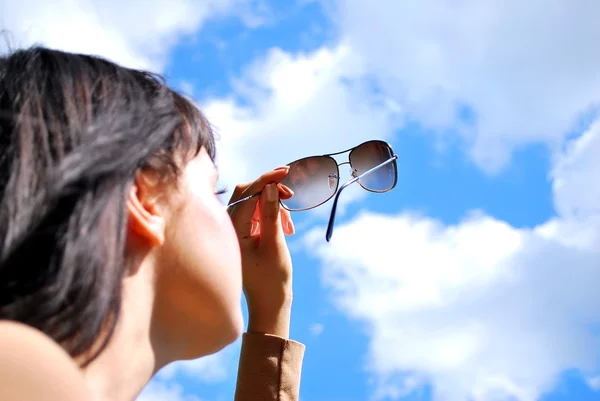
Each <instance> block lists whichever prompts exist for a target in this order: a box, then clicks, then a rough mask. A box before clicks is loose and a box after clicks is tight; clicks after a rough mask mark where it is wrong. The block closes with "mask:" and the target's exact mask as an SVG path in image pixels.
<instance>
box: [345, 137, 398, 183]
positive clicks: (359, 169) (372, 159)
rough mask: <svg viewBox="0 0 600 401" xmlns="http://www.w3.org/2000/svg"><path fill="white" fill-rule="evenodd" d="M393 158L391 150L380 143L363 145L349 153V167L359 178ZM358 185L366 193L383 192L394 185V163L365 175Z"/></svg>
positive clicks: (372, 142) (373, 142) (374, 142)
mask: <svg viewBox="0 0 600 401" xmlns="http://www.w3.org/2000/svg"><path fill="white" fill-rule="evenodd" d="M393 156H394V154H393V152H392V149H390V147H389V146H388V144H387V143H385V142H382V141H371V142H366V143H363V144H362V145H360V146H358V147H357V148H355V149H354V150H353V151H352V152H350V165H351V166H352V168H353V169H355V173H354V174H355V175H356V176H359V175H361V174H363V173H365V172H366V171H368V170H370V169H372V168H373V167H376V166H378V165H380V164H381V163H383V162H385V161H387V160H389V159H391V158H392V157H393ZM358 182H359V183H360V185H361V186H362V187H363V188H364V189H366V190H367V191H373V192H385V191H389V190H390V189H392V188H393V187H394V185H396V163H395V162H392V163H389V164H386V165H385V166H383V167H380V168H379V169H377V170H375V171H373V172H371V173H369V174H367V175H366V176H364V177H363V178H361V179H360V180H358Z"/></svg>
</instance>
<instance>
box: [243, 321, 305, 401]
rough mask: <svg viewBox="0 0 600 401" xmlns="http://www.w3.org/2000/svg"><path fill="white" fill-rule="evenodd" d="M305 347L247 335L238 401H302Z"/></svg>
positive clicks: (291, 342)
mask: <svg viewBox="0 0 600 401" xmlns="http://www.w3.org/2000/svg"><path fill="white" fill-rule="evenodd" d="M304 348H305V347H304V344H301V343H299V342H296V341H292V340H286V339H284V338H281V337H277V336H273V335H269V334H255V333H244V335H243V338H242V352H241V355H240V364H239V370H238V378H237V386H236V390H235V401H298V396H299V393H300V375H301V370H302V359H303V358H304Z"/></svg>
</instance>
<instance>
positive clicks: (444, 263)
mask: <svg viewBox="0 0 600 401" xmlns="http://www.w3.org/2000/svg"><path fill="white" fill-rule="evenodd" d="M598 154H600V124H598V123H597V124H595V125H593V126H592V127H591V128H590V129H589V130H588V131H587V132H586V133H585V134H583V135H582V136H581V137H579V138H577V139H576V140H572V141H571V142H569V144H568V146H567V147H566V149H565V151H564V152H563V153H561V154H560V155H558V156H557V158H556V161H555V168H554V169H553V183H554V187H553V188H554V197H555V204H556V209H557V212H558V214H559V215H558V218H556V219H554V220H552V221H549V222H547V223H545V224H543V225H541V226H539V227H535V228H533V229H516V228H513V227H511V226H510V225H509V224H507V223H506V222H502V221H499V220H497V219H494V218H493V217H490V216H486V215H483V214H482V213H477V212H475V213H473V214H472V215H470V216H468V217H467V218H465V219H464V221H462V222H461V223H459V224H456V225H453V226H445V225H444V224H442V223H441V222H439V221H435V220H433V219H430V218H427V217H424V216H419V215H412V214H410V213H401V214H398V215H396V216H389V215H377V214H373V213H368V212H364V213H362V214H360V215H359V217H358V218H356V219H355V220H353V221H351V222H349V223H347V224H344V225H340V226H339V227H337V228H336V235H335V238H334V239H333V240H332V242H331V244H329V245H327V244H326V243H324V242H323V241H322V238H321V234H322V228H321V229H316V230H315V231H314V232H312V233H311V234H309V235H308V236H307V245H308V249H312V250H316V252H317V254H318V255H319V256H320V258H321V260H322V265H323V279H324V283H325V285H326V286H327V287H328V288H331V289H332V290H333V293H334V300H335V302H336V304H337V306H338V307H339V308H340V310H341V311H343V312H344V313H345V314H347V315H349V316H350V317H352V318H355V319H358V320H360V321H362V322H363V323H364V324H365V327H366V330H367V332H368V333H369V334H370V338H371V342H370V350H369V356H370V364H369V366H368V368H369V369H370V370H371V371H372V372H373V373H374V375H375V377H377V378H378V380H379V381H380V382H379V389H378V391H379V394H378V395H380V396H393V395H396V396H397V395H401V394H404V393H406V392H410V391H411V390H413V389H414V388H417V387H419V385H420V384H423V383H425V382H427V381H430V382H431V383H432V384H433V385H434V387H435V390H436V396H437V398H436V399H438V400H467V399H469V397H473V399H475V400H477V401H488V400H505V399H506V400H508V399H510V397H511V396H512V397H516V398H517V399H518V400H523V401H533V400H536V399H537V397H538V396H539V395H540V394H541V393H542V392H544V391H546V390H549V389H551V388H552V387H553V386H554V385H555V380H556V379H557V378H558V375H559V374H560V373H561V372H563V371H564V370H566V369H571V368H574V369H580V370H581V371H582V372H583V373H584V374H585V375H586V376H590V377H591V376H594V375H597V374H598V373H600V372H598V371H595V369H597V362H598V360H599V358H600V338H598V336H597V334H596V335H594V334H593V332H592V331H591V330H590V329H591V327H592V326H593V325H597V324H600V291H598V283H600V262H599V261H600V210H599V209H598V207H597V205H598V204H600V203H598V202H600V199H599V198H598V192H597V191H596V189H595V187H596V185H595V183H596V182H597V176H598V174H599V173H600V165H598V157H597V155H598ZM365 232H368V233H369V235H368V236H365V235H364V233H365ZM357 238H360V240H357ZM357 245H359V246H357Z"/></svg>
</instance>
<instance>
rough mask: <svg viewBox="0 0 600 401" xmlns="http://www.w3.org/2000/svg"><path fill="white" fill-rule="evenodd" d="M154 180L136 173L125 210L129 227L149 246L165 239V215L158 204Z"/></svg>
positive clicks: (160, 243) (159, 243) (160, 242)
mask: <svg viewBox="0 0 600 401" xmlns="http://www.w3.org/2000/svg"><path fill="white" fill-rule="evenodd" d="M157 190H158V189H157V188H156V182H151V181H149V180H146V179H145V178H144V177H143V173H138V174H137V175H136V182H135V184H134V185H133V187H132V188H131V191H130V192H129V197H128V199H127V212H128V215H129V216H128V217H129V227H130V230H131V231H133V233H134V234H135V235H136V236H137V237H138V238H140V239H141V240H143V241H144V242H147V243H148V244H150V245H151V246H153V247H154V246H160V245H162V244H163V243H164V241H165V221H166V219H165V216H164V215H163V214H162V213H161V210H162V211H164V209H163V208H160V207H159V205H158V201H159V196H157Z"/></svg>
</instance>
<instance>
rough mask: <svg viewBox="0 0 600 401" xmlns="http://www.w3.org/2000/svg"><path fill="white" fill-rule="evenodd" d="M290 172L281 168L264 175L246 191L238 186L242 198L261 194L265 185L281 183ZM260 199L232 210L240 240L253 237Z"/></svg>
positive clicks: (236, 206) (247, 202) (285, 168)
mask: <svg viewBox="0 0 600 401" xmlns="http://www.w3.org/2000/svg"><path fill="white" fill-rule="evenodd" d="M288 171H289V167H287V166H286V167H280V168H277V169H275V170H273V171H269V172H268V173H265V174H263V175H262V176H261V177H260V178H258V179H257V180H256V181H254V182H253V183H252V184H250V185H248V186H247V187H246V188H245V189H242V186H238V187H239V190H240V191H241V194H240V199H241V198H242V197H245V196H248V195H251V194H255V193H257V192H261V191H262V190H263V189H264V187H265V185H267V184H269V183H273V182H275V183H279V182H281V180H283V179H284V178H285V177H286V175H287V173H288ZM258 198H259V197H254V198H252V199H249V200H247V201H245V202H242V203H239V204H237V205H235V206H234V207H232V208H231V210H230V211H229V215H230V216H231V220H232V222H233V226H234V227H235V230H236V232H237V234H238V236H239V238H240V239H248V238H250V237H251V235H252V216H253V215H254V213H255V211H256V205H257V202H258Z"/></svg>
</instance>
